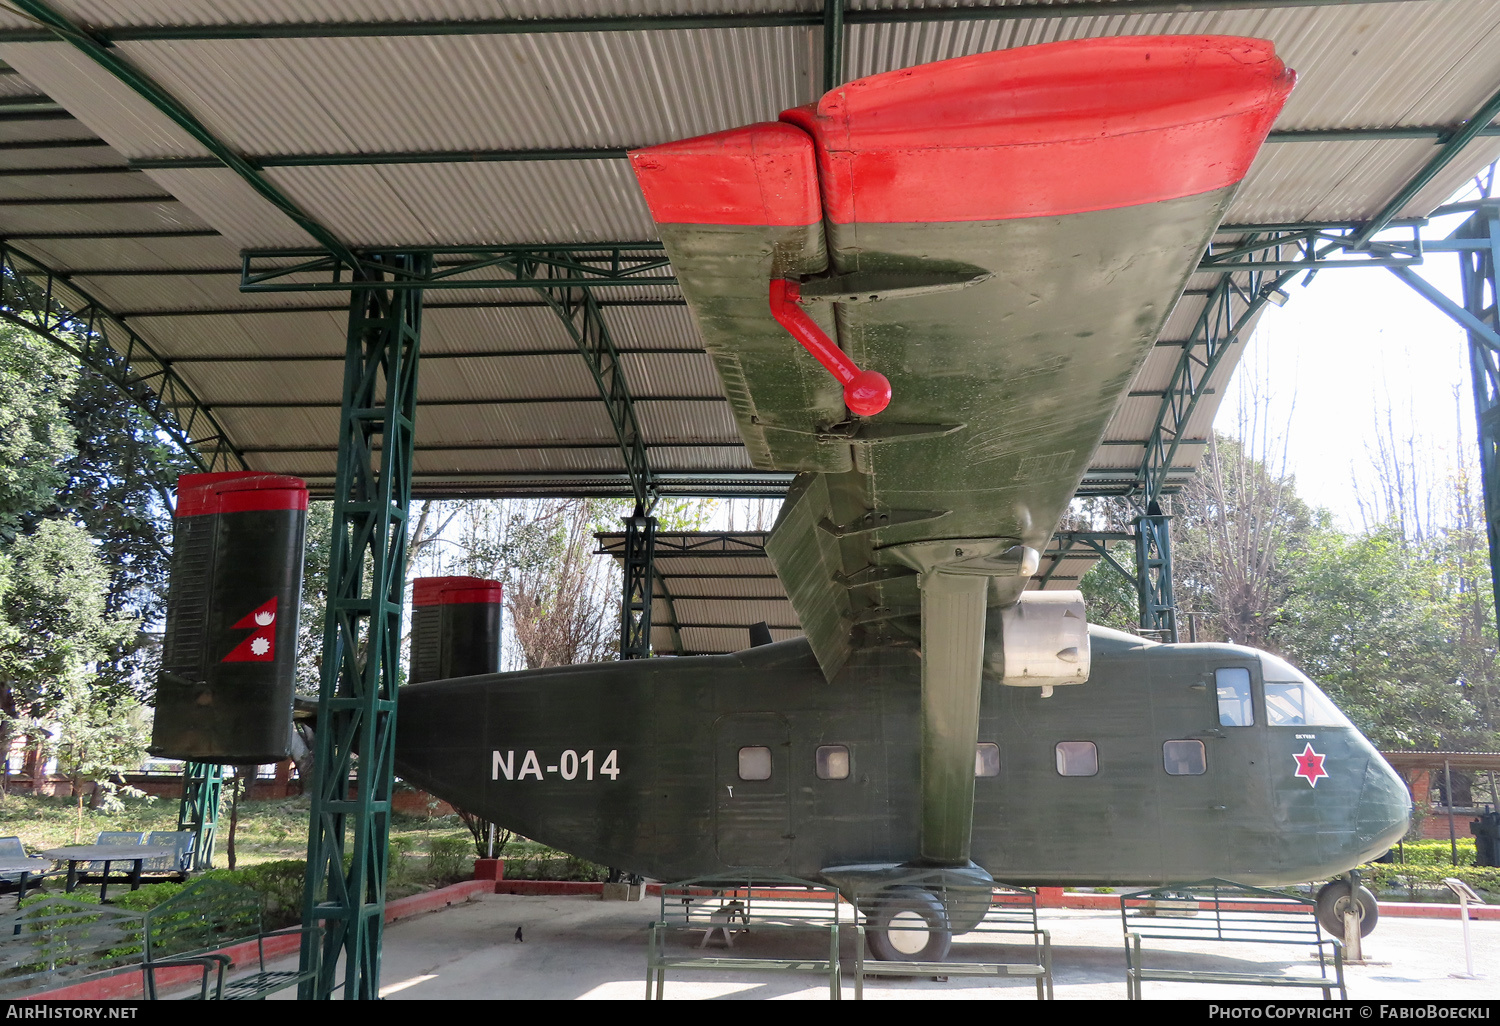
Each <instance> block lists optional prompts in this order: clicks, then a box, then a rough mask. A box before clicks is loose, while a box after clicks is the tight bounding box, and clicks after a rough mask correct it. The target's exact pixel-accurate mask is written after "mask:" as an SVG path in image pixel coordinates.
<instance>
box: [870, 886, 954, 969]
mask: <svg viewBox="0 0 1500 1026" xmlns="http://www.w3.org/2000/svg"><path fill="white" fill-rule="evenodd" d="M866 930H867V934H866V936H868V938H869V944H870V953H871V954H872V955H874V956H875V957H876V958H878V959H880V960H881V961H883V962H941V961H943V960H944V959H945V958H947V957H948V949H949V948H950V947H952V945H953V932H952V930H951V929H949V925H948V913H947V910H946V909H944V908H943V903H942V902H940V901H938V900H937V898H935V897H933V896H932V895H931V894H930V893H928V892H927V891H923V890H916V889H908V888H898V889H895V890H891V891H888V892H886V893H885V894H882V895H881V896H880V897H878V898H877V899H876V905H875V907H874V908H873V909H872V910H871V911H870V914H869V917H868V919H867V922H866Z"/></svg>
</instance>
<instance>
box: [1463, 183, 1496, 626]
mask: <svg viewBox="0 0 1500 1026" xmlns="http://www.w3.org/2000/svg"><path fill="white" fill-rule="evenodd" d="M1453 234H1454V236H1455V237H1456V238H1465V239H1479V240H1484V241H1487V242H1488V243H1489V246H1488V247H1485V248H1480V249H1473V250H1467V251H1464V252H1462V253H1460V254H1459V267H1460V270H1461V274H1462V279H1463V294H1464V309H1465V310H1467V311H1468V312H1469V313H1471V314H1473V315H1474V316H1475V317H1476V318H1478V319H1479V320H1481V321H1483V322H1484V323H1485V324H1486V325H1488V326H1489V328H1490V329H1491V331H1497V330H1500V313H1497V311H1496V300H1497V298H1500V290H1497V288H1496V279H1495V251H1494V249H1493V247H1494V246H1495V245H1496V244H1497V243H1500V206H1497V205H1496V204H1489V203H1487V204H1485V205H1483V206H1481V207H1480V208H1479V210H1477V211H1476V212H1475V213H1474V216H1472V217H1470V218H1469V220H1468V221H1466V222H1464V224H1463V225H1462V226H1461V227H1460V228H1459V229H1458V231H1456V232H1454V233H1453ZM1469 370H1470V377H1471V381H1472V384H1473V387H1474V414H1475V418H1476V420H1477V421H1478V427H1479V432H1478V434H1479V476H1480V480H1481V481H1482V482H1483V484H1484V522H1485V529H1486V532H1487V533H1488V535H1489V543H1490V586H1491V588H1492V589H1493V592H1494V596H1495V608H1496V609H1497V610H1500V576H1497V574H1500V353H1497V352H1496V351H1495V348H1494V345H1493V343H1492V342H1491V340H1489V339H1486V338H1484V337H1483V336H1481V335H1480V334H1478V333H1477V332H1475V331H1473V330H1470V331H1469Z"/></svg>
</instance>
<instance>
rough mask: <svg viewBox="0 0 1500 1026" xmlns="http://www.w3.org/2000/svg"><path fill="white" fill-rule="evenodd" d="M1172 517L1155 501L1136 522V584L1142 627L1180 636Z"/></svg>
mask: <svg viewBox="0 0 1500 1026" xmlns="http://www.w3.org/2000/svg"><path fill="white" fill-rule="evenodd" d="M1171 519H1172V518H1171V517H1168V516H1163V515H1162V511H1161V507H1160V506H1158V505H1157V504H1156V503H1155V502H1152V503H1151V504H1150V505H1149V506H1147V507H1146V514H1145V516H1142V517H1138V518H1137V519H1136V522H1135V585H1136V595H1137V598H1138V599H1139V600H1140V606H1141V628H1142V629H1143V630H1148V631H1158V632H1160V634H1161V635H1162V640H1164V641H1169V642H1175V641H1176V640H1177V600H1176V598H1175V597H1174V596H1173V594H1172V534H1171V528H1170V523H1171Z"/></svg>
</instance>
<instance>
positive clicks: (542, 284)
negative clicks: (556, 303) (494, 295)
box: [240, 242, 677, 292]
mask: <svg viewBox="0 0 1500 1026" xmlns="http://www.w3.org/2000/svg"><path fill="white" fill-rule="evenodd" d="M403 252H405V253H408V254H412V255H417V254H420V255H422V256H424V257H426V258H427V260H426V262H425V263H424V264H423V266H424V267H426V270H424V271H421V272H416V271H412V270H410V269H408V268H405V267H397V266H392V265H391V264H390V263H389V262H388V261H386V260H385V259H384V258H382V257H381V255H380V254H378V253H371V252H370V251H368V250H360V251H357V252H352V253H347V254H345V253H335V252H330V251H327V250H322V249H256V250H246V251H245V252H244V253H242V254H241V265H242V266H241V270H240V291H241V292H348V291H350V290H351V289H353V290H356V291H357V290H359V289H367V288H380V289H382V290H389V289H422V290H424V291H425V290H430V289H554V288H568V287H574V286H578V285H588V286H605V285H632V286H642V285H676V284H677V278H676V277H675V276H674V275H672V274H671V273H670V269H671V268H670V264H669V263H668V261H667V255H666V251H665V250H664V249H663V248H662V245H661V243H659V242H603V243H599V244H597V245H595V244H588V245H557V246H432V247H427V248H411V249H407V250H403ZM486 271H489V272H491V273H490V274H488V275H486V274H484V273H483V272H486ZM495 271H499V272H501V273H500V274H498V275H497V274H495V273H493V272H495Z"/></svg>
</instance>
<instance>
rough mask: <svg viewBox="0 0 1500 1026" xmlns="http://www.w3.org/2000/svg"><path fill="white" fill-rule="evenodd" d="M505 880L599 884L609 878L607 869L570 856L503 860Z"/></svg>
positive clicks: (509, 858) (508, 858)
mask: <svg viewBox="0 0 1500 1026" xmlns="http://www.w3.org/2000/svg"><path fill="white" fill-rule="evenodd" d="M505 878H506V879H507V880H585V881H590V882H596V883H597V882H601V881H604V880H607V879H608V878H609V868H608V867H607V866H601V865H598V864H597V863H594V862H590V861H588V860H587V859H580V858H575V857H574V856H572V855H555V856H548V857H541V858H526V857H522V858H513V857H510V856H507V857H506V859H505Z"/></svg>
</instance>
